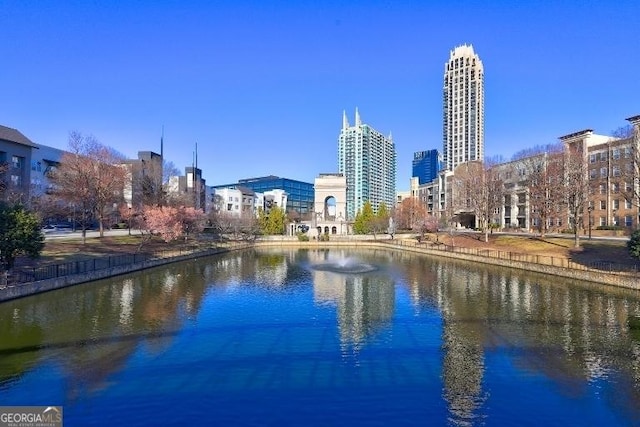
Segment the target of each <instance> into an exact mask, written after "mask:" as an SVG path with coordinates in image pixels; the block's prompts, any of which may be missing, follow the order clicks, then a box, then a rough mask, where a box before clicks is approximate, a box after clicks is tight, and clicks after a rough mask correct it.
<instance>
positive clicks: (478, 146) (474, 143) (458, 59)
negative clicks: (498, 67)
mask: <svg viewBox="0 0 640 427" xmlns="http://www.w3.org/2000/svg"><path fill="white" fill-rule="evenodd" d="M443 107H444V108H443V110H444V111H443V119H442V135H443V147H442V154H443V162H444V167H445V168H446V169H448V170H453V169H455V167H456V166H458V165H459V164H461V163H465V162H469V161H472V160H483V158H484V67H483V66H482V61H481V60H480V58H479V57H478V55H477V54H476V53H475V52H474V51H473V46H471V45H469V46H467V45H463V46H458V47H456V48H455V49H454V50H452V51H451V52H450V55H449V61H448V62H447V63H446V64H445V65H444V85H443Z"/></svg>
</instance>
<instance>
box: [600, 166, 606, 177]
mask: <svg viewBox="0 0 640 427" xmlns="http://www.w3.org/2000/svg"><path fill="white" fill-rule="evenodd" d="M606 177H607V168H600V178H606Z"/></svg>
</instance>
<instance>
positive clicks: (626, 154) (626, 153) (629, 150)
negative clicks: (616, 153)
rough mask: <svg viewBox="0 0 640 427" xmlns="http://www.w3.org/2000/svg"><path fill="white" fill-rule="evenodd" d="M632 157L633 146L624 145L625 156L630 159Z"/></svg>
mask: <svg viewBox="0 0 640 427" xmlns="http://www.w3.org/2000/svg"><path fill="white" fill-rule="evenodd" d="M629 157H631V147H624V158H625V159H628V158H629Z"/></svg>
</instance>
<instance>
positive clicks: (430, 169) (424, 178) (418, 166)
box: [411, 150, 440, 185]
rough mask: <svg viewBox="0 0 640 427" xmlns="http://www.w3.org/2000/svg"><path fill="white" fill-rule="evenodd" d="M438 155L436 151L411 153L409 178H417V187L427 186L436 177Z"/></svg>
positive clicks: (438, 163) (438, 165) (438, 162)
mask: <svg viewBox="0 0 640 427" xmlns="http://www.w3.org/2000/svg"><path fill="white" fill-rule="evenodd" d="M439 171H440V153H438V150H427V151H416V152H415V153H413V162H412V167H411V176H412V177H416V178H418V185H422V184H427V183H429V182H431V181H433V180H434V179H436V177H437V176H438V172H439Z"/></svg>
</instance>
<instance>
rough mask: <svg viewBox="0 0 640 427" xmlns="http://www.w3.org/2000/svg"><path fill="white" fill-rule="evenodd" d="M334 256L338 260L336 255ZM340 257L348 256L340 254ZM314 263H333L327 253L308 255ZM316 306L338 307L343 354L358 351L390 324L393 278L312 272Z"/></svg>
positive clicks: (375, 274)
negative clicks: (370, 338) (377, 332)
mask: <svg viewBox="0 0 640 427" xmlns="http://www.w3.org/2000/svg"><path fill="white" fill-rule="evenodd" d="M331 256H334V257H335V254H332V255H331ZM339 257H341V258H345V257H348V255H347V254H340V255H339ZM308 261H309V262H310V263H312V264H315V263H322V262H327V261H331V259H330V258H329V254H328V253H326V252H322V251H320V252H314V253H310V254H309V258H308ZM312 280H313V295H314V301H315V302H316V303H317V304H335V305H336V307H337V317H338V319H337V320H338V331H339V335H340V342H341V344H342V346H343V351H347V352H348V351H351V350H352V351H354V352H357V351H358V350H360V349H361V348H362V346H364V345H365V344H366V342H367V339H369V337H371V336H372V335H373V334H375V332H376V331H377V330H379V329H380V328H382V327H384V326H385V325H387V324H389V322H390V321H391V319H392V317H393V311H394V307H395V290H394V283H393V279H392V278H391V277H390V276H389V275H388V274H385V273H380V272H372V273H364V274H342V273H339V272H332V271H320V270H312Z"/></svg>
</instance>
